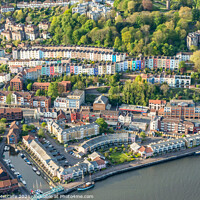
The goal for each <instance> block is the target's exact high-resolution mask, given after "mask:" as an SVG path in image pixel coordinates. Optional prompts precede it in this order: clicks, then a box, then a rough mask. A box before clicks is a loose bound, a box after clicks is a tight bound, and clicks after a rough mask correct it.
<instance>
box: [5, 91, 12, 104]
mask: <svg viewBox="0 0 200 200" xmlns="http://www.w3.org/2000/svg"><path fill="white" fill-rule="evenodd" d="M6 103H7V104H9V105H10V104H11V103H12V92H10V93H9V94H8V95H7V97H6Z"/></svg>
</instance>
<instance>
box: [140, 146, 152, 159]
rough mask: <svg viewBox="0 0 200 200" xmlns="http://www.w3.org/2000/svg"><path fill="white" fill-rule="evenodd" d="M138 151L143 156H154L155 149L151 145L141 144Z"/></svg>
mask: <svg viewBox="0 0 200 200" xmlns="http://www.w3.org/2000/svg"><path fill="white" fill-rule="evenodd" d="M138 153H140V155H141V157H151V156H153V150H152V148H151V147H145V146H141V147H140V148H139V149H138Z"/></svg>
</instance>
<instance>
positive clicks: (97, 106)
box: [93, 95, 108, 110]
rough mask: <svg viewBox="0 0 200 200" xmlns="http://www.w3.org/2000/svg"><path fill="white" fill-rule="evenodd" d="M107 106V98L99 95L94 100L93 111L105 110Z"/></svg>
mask: <svg viewBox="0 0 200 200" xmlns="http://www.w3.org/2000/svg"><path fill="white" fill-rule="evenodd" d="M107 105H108V98H107V97H105V96H102V95H101V96H99V97H97V98H96V99H95V101H94V103H93V110H106V106H107Z"/></svg>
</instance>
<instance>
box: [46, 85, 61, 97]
mask: <svg viewBox="0 0 200 200" xmlns="http://www.w3.org/2000/svg"><path fill="white" fill-rule="evenodd" d="M47 94H48V96H50V97H51V98H52V99H55V98H56V97H57V96H58V83H50V85H49V88H48V93H47Z"/></svg>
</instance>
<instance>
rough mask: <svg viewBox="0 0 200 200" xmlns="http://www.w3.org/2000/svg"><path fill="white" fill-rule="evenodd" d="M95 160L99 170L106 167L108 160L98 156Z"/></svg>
mask: <svg viewBox="0 0 200 200" xmlns="http://www.w3.org/2000/svg"><path fill="white" fill-rule="evenodd" d="M94 161H96V163H97V165H98V169H99V170H100V169H103V168H106V162H105V161H104V160H103V159H101V158H99V157H97V158H95V159H94Z"/></svg>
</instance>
